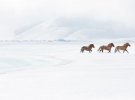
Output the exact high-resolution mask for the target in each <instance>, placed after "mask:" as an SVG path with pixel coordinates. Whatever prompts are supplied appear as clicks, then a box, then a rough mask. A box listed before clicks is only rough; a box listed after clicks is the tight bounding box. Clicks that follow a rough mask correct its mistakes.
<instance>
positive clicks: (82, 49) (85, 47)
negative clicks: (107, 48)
mask: <svg viewBox="0 0 135 100" xmlns="http://www.w3.org/2000/svg"><path fill="white" fill-rule="evenodd" d="M92 48H95V46H94V44H90V45H89V46H83V47H82V48H81V51H80V52H82V53H83V52H84V50H86V51H89V53H90V52H92Z"/></svg>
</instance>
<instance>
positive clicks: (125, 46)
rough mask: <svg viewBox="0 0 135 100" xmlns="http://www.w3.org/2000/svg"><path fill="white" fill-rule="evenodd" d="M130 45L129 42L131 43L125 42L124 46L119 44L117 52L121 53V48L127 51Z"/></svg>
mask: <svg viewBox="0 0 135 100" xmlns="http://www.w3.org/2000/svg"><path fill="white" fill-rule="evenodd" d="M128 46H129V47H130V46H131V45H130V44H129V43H125V44H124V45H123V46H117V47H116V48H115V53H116V52H117V51H118V52H119V53H120V50H123V53H124V52H125V51H127V47H128ZM127 53H129V52H128V51H127Z"/></svg>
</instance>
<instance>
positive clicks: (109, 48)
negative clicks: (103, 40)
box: [98, 43, 114, 53]
mask: <svg viewBox="0 0 135 100" xmlns="http://www.w3.org/2000/svg"><path fill="white" fill-rule="evenodd" d="M112 47H114V44H113V43H109V44H108V45H107V46H106V45H102V46H100V47H99V49H98V51H100V52H101V51H102V52H103V51H104V50H107V51H109V52H108V53H110V52H111V48H112Z"/></svg>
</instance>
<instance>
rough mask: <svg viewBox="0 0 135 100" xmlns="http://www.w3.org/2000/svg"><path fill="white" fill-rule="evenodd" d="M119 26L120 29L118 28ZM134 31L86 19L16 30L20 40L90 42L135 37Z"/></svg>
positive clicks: (116, 24)
mask: <svg viewBox="0 0 135 100" xmlns="http://www.w3.org/2000/svg"><path fill="white" fill-rule="evenodd" d="M118 26H119V28H118ZM133 32H134V30H130V29H126V28H125V29H124V25H122V24H119V25H118V23H111V22H107V23H105V22H96V21H91V20H88V19H86V20H84V19H55V20H51V19H49V20H45V21H42V22H38V23H36V24H32V25H29V26H24V27H20V29H16V30H15V39H17V40H18V39H19V40H90V39H104V38H127V37H134V34H132V33H133Z"/></svg>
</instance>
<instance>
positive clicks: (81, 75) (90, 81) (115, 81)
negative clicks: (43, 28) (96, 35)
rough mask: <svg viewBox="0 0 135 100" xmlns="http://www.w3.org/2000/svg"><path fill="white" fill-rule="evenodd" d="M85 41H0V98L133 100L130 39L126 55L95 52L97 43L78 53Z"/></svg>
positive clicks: (134, 87)
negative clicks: (13, 42) (36, 42)
mask: <svg viewBox="0 0 135 100" xmlns="http://www.w3.org/2000/svg"><path fill="white" fill-rule="evenodd" d="M108 41H109V40H108ZM89 43H90V42H64V41H63V42H62V41H61V42H59V41H55V42H46V43H43V44H21V45H20V44H10V45H8V44H6V45H5V44H4V45H0V99H1V100H134V99H135V95H134V93H135V85H134V84H135V79H134V76H135V62H134V59H135V52H134V51H135V45H134V42H132V43H131V47H129V48H128V51H129V54H128V53H124V54H123V53H114V48H113V49H112V52H111V53H107V52H105V53H99V52H97V49H98V47H99V46H100V45H102V44H105V43H104V42H103V41H99V42H97V41H96V42H93V43H95V47H96V48H94V49H93V52H92V53H88V52H84V53H80V48H81V46H83V45H88V44H89ZM107 43H108V42H107ZM122 43H123V41H122V42H119V41H118V42H116V41H115V43H114V44H115V45H121V44H122Z"/></svg>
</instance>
